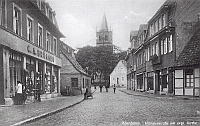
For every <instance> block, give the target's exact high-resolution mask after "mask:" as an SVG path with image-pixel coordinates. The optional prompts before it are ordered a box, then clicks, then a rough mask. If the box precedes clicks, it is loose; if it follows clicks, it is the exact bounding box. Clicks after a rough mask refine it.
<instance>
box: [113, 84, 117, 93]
mask: <svg viewBox="0 0 200 126" xmlns="http://www.w3.org/2000/svg"><path fill="white" fill-rule="evenodd" d="M113 89H114V93H115V90H116V86H115V84H114V85H113Z"/></svg>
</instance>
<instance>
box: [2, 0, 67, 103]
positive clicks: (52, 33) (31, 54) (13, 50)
mask: <svg viewBox="0 0 200 126" xmlns="http://www.w3.org/2000/svg"><path fill="white" fill-rule="evenodd" d="M0 7H1V9H0V19H1V20H0V32H1V34H0V38H1V40H0V52H1V53H0V57H1V62H0V64H1V66H2V67H1V69H0V72H1V75H2V77H1V83H0V85H1V86H0V90H1V91H0V104H13V99H12V98H13V97H14V96H15V93H16V86H17V81H21V82H22V83H23V88H24V90H27V91H28V97H32V96H33V95H34V93H35V90H41V93H42V94H45V97H54V96H56V95H57V94H59V93H60V89H59V87H60V83H59V82H60V76H59V75H60V67H61V66H62V62H61V59H60V58H59V45H58V43H59V39H60V38H61V37H64V36H63V34H62V33H61V32H60V31H59V29H58V27H57V23H56V20H55V12H54V11H53V10H52V9H51V7H50V6H49V5H48V4H47V3H45V2H44V1H40V0H26V1H22V0H18V1H16V0H0ZM38 85H39V86H38Z"/></svg>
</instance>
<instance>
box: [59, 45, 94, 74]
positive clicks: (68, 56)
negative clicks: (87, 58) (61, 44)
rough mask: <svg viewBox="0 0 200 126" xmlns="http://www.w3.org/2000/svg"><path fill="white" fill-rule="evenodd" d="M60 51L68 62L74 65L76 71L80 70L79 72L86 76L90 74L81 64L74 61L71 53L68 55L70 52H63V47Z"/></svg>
mask: <svg viewBox="0 0 200 126" xmlns="http://www.w3.org/2000/svg"><path fill="white" fill-rule="evenodd" d="M60 51H61V52H62V53H63V55H64V56H65V57H66V58H67V59H68V60H69V62H70V63H71V64H72V65H73V66H74V68H75V69H76V70H77V71H78V72H80V73H82V74H84V75H86V76H90V75H88V74H87V73H86V72H85V70H84V69H83V68H82V67H81V65H80V64H79V63H78V62H77V61H76V59H75V58H74V57H73V56H72V55H70V54H68V53H67V52H65V50H64V49H62V48H61V49H60Z"/></svg>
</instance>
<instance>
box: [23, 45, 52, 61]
mask: <svg viewBox="0 0 200 126" xmlns="http://www.w3.org/2000/svg"><path fill="white" fill-rule="evenodd" d="M27 51H28V53H32V54H34V55H36V56H38V57H41V58H44V59H46V60H48V61H50V62H54V56H52V55H50V54H48V53H46V52H45V51H43V50H39V49H36V48H34V47H31V46H30V45H28V46H27Z"/></svg>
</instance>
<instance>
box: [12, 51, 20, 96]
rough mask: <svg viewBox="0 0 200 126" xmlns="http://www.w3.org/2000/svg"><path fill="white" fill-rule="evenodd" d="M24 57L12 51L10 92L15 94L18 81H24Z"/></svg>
mask: <svg viewBox="0 0 200 126" xmlns="http://www.w3.org/2000/svg"><path fill="white" fill-rule="evenodd" d="M21 61H22V58H21V55H20V54H17V53H16V52H11V53H10V57H9V68H10V89H11V90H10V94H11V96H14V94H15V92H16V86H17V81H22V71H21V70H22V62H21Z"/></svg>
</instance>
